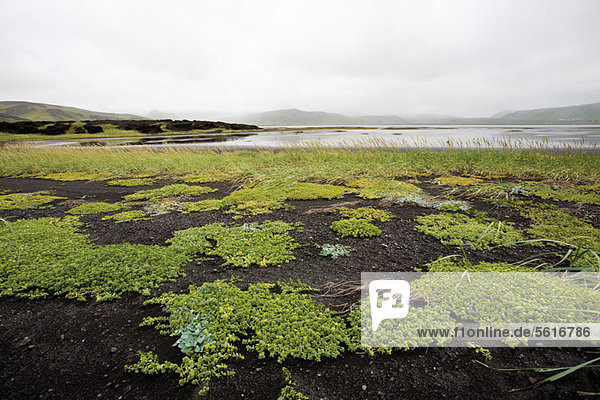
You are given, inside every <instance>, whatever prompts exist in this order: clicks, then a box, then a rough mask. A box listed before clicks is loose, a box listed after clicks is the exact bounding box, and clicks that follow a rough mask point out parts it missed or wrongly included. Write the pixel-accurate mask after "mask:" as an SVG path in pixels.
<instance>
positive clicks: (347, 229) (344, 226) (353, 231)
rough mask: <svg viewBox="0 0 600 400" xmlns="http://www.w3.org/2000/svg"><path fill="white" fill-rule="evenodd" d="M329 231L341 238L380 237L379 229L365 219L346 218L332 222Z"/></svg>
mask: <svg viewBox="0 0 600 400" xmlns="http://www.w3.org/2000/svg"><path fill="white" fill-rule="evenodd" d="M330 228H331V230H332V231H334V232H335V233H337V234H338V235H342V236H354V237H373V236H379V235H381V229H379V228H378V227H376V226H375V225H373V224H372V223H370V222H369V221H367V220H366V219H357V218H348V219H341V220H339V221H333V223H332V224H331V226H330Z"/></svg>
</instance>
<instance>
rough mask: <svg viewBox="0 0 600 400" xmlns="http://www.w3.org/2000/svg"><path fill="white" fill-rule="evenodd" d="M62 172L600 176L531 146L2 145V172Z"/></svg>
mask: <svg viewBox="0 0 600 400" xmlns="http://www.w3.org/2000/svg"><path fill="white" fill-rule="evenodd" d="M57 172H88V173H99V174H100V175H101V176H114V177H116V176H127V175H140V174H149V175H168V176H175V175H185V174H200V175H204V176H219V177H227V178H229V179H243V180H252V181H264V180H299V181H319V182H330V183H336V182H343V181H345V180H347V179H348V178H350V177H360V176H370V177H386V178H398V177H414V176H419V175H446V174H452V175H476V176H480V177H484V178H519V179H535V180H553V181H569V182H595V181H598V180H600V157H598V156H597V155H592V154H585V153H576V152H572V153H567V154H553V153H550V152H545V151H527V150H501V151H494V150H465V149H448V150H443V151H436V150H426V149H415V150H407V151H393V149H383V148H382V149H356V150H354V149H353V150H342V149H328V148H322V147H313V148H303V149H298V148H291V149H289V150H288V151H278V152H272V151H223V152H214V151H211V150H204V149H202V150H190V149H165V150H160V151H151V150H145V149H101V148H93V149H92V148H84V149H79V148H32V147H28V146H7V147H4V148H1V149H0V175H1V176H5V177H9V176H12V177H14V176H21V175H25V176H36V175H43V174H47V173H57Z"/></svg>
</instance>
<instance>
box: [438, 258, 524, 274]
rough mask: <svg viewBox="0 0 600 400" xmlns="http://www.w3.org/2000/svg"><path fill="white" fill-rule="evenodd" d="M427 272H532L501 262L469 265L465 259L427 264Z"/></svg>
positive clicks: (445, 259) (441, 260)
mask: <svg viewBox="0 0 600 400" xmlns="http://www.w3.org/2000/svg"><path fill="white" fill-rule="evenodd" d="M427 270H428V271H429V272H463V271H472V272H533V271H534V270H533V269H531V268H528V267H524V266H521V265H514V264H509V263H503V262H497V263H493V262H485V261H483V262H480V263H477V264H471V262H469V261H468V260H467V259H466V258H463V259H460V260H458V261H457V260H453V259H450V258H444V259H440V260H435V261H432V262H430V263H429V264H427Z"/></svg>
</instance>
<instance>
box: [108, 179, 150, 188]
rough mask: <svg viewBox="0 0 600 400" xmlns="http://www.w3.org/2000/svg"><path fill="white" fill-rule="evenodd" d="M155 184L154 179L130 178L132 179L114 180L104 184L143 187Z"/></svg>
mask: <svg viewBox="0 0 600 400" xmlns="http://www.w3.org/2000/svg"><path fill="white" fill-rule="evenodd" d="M154 183H156V179H153V178H132V179H114V180H112V181H108V182H106V184H107V185H108V186H125V187H131V186H144V185H152V184H154Z"/></svg>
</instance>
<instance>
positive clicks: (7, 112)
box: [0, 101, 145, 122]
mask: <svg viewBox="0 0 600 400" xmlns="http://www.w3.org/2000/svg"><path fill="white" fill-rule="evenodd" d="M139 119H145V118H144V117H140V116H139V115H133V114H113V113H103V112H97V111H90V110H84V109H82V108H75V107H65V106H57V105H52V104H43V103H30V102H27V101H0V121H7V122H16V121H88V120H139Z"/></svg>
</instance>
